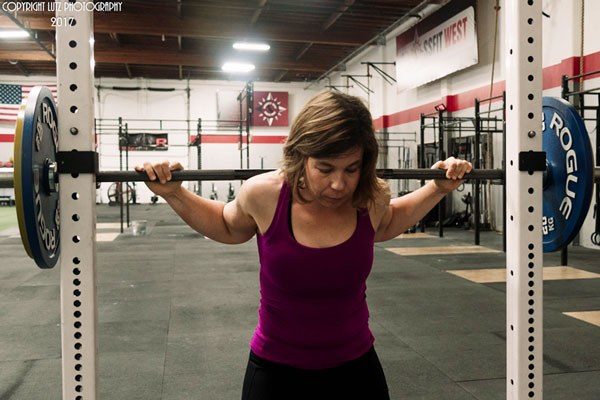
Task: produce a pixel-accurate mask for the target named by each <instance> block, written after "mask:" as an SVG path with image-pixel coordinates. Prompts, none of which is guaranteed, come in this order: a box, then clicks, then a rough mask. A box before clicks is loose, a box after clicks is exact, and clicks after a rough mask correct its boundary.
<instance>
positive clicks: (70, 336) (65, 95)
mask: <svg viewBox="0 0 600 400" xmlns="http://www.w3.org/2000/svg"><path fill="white" fill-rule="evenodd" d="M61 3H62V4H61V7H59V8H58V9H59V10H60V11H57V12H56V17H57V20H59V21H61V22H62V24H58V25H59V26H57V28H56V53H57V57H56V75H57V80H58V98H59V99H60V102H59V105H58V114H59V115H60V124H59V140H58V142H59V151H71V150H76V151H94V150H95V148H94V87H93V78H94V73H93V69H94V67H93V65H94V64H93V57H94V47H93V46H94V44H93V43H94V36H93V26H94V25H93V14H92V12H90V11H74V10H73V11H71V10H72V8H69V7H68V6H69V5H70V4H72V3H71V2H69V1H61ZM60 205H61V207H62V213H61V216H60V225H61V228H60V240H61V255H60V298H61V332H62V393H63V399H65V400H66V399H69V400H81V399H85V400H93V399H96V398H97V395H98V388H97V377H98V361H97V360H98V359H97V353H98V337H97V331H98V329H97V325H98V317H97V313H98V311H97V309H98V307H97V304H96V181H95V176H94V175H93V174H79V175H76V176H72V175H70V174H62V175H61V177H60Z"/></svg>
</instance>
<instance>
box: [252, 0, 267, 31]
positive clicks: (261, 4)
mask: <svg viewBox="0 0 600 400" xmlns="http://www.w3.org/2000/svg"><path fill="white" fill-rule="evenodd" d="M265 4H267V0H258V8H257V9H256V10H255V11H254V14H252V20H251V21H250V25H251V26H254V24H256V21H258V17H260V14H261V13H262V11H263V9H264V8H265Z"/></svg>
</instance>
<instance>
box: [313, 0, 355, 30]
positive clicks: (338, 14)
mask: <svg viewBox="0 0 600 400" xmlns="http://www.w3.org/2000/svg"><path fill="white" fill-rule="evenodd" d="M353 4H354V0H344V3H343V4H340V6H339V7H338V9H337V11H336V12H334V13H333V14H331V15H330V16H329V18H327V21H325V22H324V23H323V25H321V32H324V31H326V30H327V29H329V28H330V27H331V25H333V24H335V21H337V20H338V19H339V18H340V17H341V16H342V14H344V13H345V12H346V11H348V9H349V8H350V7H351V6H352V5H353Z"/></svg>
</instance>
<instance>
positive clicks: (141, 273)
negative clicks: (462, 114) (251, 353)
mask: <svg viewBox="0 0 600 400" xmlns="http://www.w3.org/2000/svg"><path fill="white" fill-rule="evenodd" d="M131 213H132V220H140V219H144V220H148V235H146V236H132V235H131V234H130V233H129V231H126V232H125V233H124V234H121V235H112V237H114V240H112V241H106V242H99V243H98V265H97V277H98V278H97V282H98V285H97V287H98V315H99V326H98V333H99V360H100V362H99V367H100V377H99V378H100V379H99V393H100V396H99V399H103V400H104V399H119V400H121V399H144V400H152V399H163V400H180V399H181V400H183V399H186V400H187V399H202V400H208V399H218V400H224V399H239V397H240V393H241V384H242V379H243V375H244V370H245V366H246V361H247V357H248V341H249V340H250V337H251V335H252V331H253V329H254V325H255V324H256V318H257V304H258V256H257V252H256V243H255V241H254V240H252V241H250V242H248V243H246V244H242V245H236V246H228V245H222V244H218V243H215V242H213V241H210V240H207V239H204V238H203V237H202V236H200V235H198V234H196V233H194V232H193V231H192V230H191V229H190V228H188V227H187V226H185V225H184V224H183V223H182V222H181V221H180V220H179V219H178V217H177V216H176V215H175V214H174V213H173V212H172V211H170V210H169V209H168V207H166V206H164V205H155V206H151V205H137V206H133V207H132V209H131ZM118 218H119V210H118V208H116V207H108V206H105V205H103V206H98V222H99V223H100V224H103V223H114V222H118ZM98 232H99V233H104V234H110V233H118V228H115V227H114V226H111V225H99V229H98ZM14 233H15V232H14V230H13V231H11V230H10V229H9V230H8V231H6V230H5V231H3V233H2V236H0V254H2V261H1V263H2V266H1V267H0V399H2V400H15V399H19V400H21V399H27V400H37V399H60V398H61V376H60V369H61V362H60V325H59V324H60V303H59V271H58V269H54V270H49V271H46V270H40V269H37V267H35V265H34V264H33V262H32V261H31V260H29V259H28V258H27V256H26V254H25V252H24V250H23V248H22V246H21V243H20V238H19V237H18V236H15V235H14ZM429 233H430V234H433V235H435V234H436V233H437V231H433V230H431V231H429ZM106 237H107V238H108V239H106V240H110V237H111V235H107V236H106ZM481 241H482V243H481V244H482V245H484V246H487V247H490V248H492V249H496V250H499V249H500V250H501V245H502V237H501V236H500V235H497V234H495V233H492V232H485V233H483V234H482V238H481ZM472 244H473V234H472V232H468V231H462V230H450V231H447V232H446V235H445V237H444V238H443V239H439V238H434V239H431V238H425V239H423V238H414V239H395V240H392V241H390V242H387V243H380V244H377V246H376V252H375V253H376V255H375V265H374V268H373V272H372V274H371V276H370V278H369V281H368V292H367V296H368V302H369V306H370V310H371V328H372V330H373V333H374V335H375V337H376V349H377V351H378V353H379V356H380V359H381V362H382V364H383V367H384V370H385V373H386V376H387V379H388V384H389V387H390V392H391V398H392V399H410V400H425V399H427V400H463V399H465V400H466V399H470V400H472V399H479V400H502V399H505V397H506V395H505V376H506V372H505V369H506V360H505V358H506V341H505V296H506V294H505V285H504V283H502V282H496V283H476V282H472V281H470V280H467V279H464V278H461V277H459V276H456V275H454V274H450V273H448V272H446V271H447V270H458V269H460V270H465V269H480V268H503V267H504V254H503V253H502V252H499V253H485V254H477V253H475V254H441V255H440V254H437V255H416V256H401V255H398V254H394V253H393V252H391V251H388V250H386V248H390V247H399V248H401V247H423V246H457V245H472ZM599 255H600V253H599V252H598V251H594V250H589V249H583V248H579V247H574V248H571V249H570V262H569V265H570V266H572V267H575V268H577V269H581V270H585V271H589V272H595V273H600V261H598V260H599ZM559 260H560V258H559V255H558V254H549V255H545V262H544V264H545V265H548V266H550V265H558V264H559ZM544 294H545V300H544V301H545V302H544V327H545V328H544V372H545V377H544V399H545V400H563V399H564V400H567V399H568V400H598V399H600V327H598V326H596V325H594V324H592V323H588V322H585V321H582V320H579V319H576V318H573V317H570V316H567V315H565V314H564V313H565V312H572V311H594V310H600V279H573V280H570V279H569V280H562V279H559V280H553V281H546V282H545V283H544Z"/></svg>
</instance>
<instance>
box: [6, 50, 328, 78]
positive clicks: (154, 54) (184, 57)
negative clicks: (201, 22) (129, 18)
mask: <svg viewBox="0 0 600 400" xmlns="http://www.w3.org/2000/svg"><path fill="white" fill-rule="evenodd" d="M94 59H95V61H96V63H107V64H140V65H173V66H177V65H185V66H191V67H204V68H214V66H215V65H220V61H221V60H220V59H218V57H215V56H210V55H207V56H205V55H202V54H201V53H197V52H190V51H182V52H179V51H177V50H166V49H148V48H145V49H140V48H139V47H137V46H133V45H124V46H121V47H115V48H110V49H98V48H97V49H96V50H95V51H94ZM0 60H5V61H9V60H16V61H53V60H54V59H53V58H52V57H51V56H50V55H49V54H47V53H45V52H43V51H39V50H38V51H36V50H26V51H18V50H0ZM255 65H256V68H257V69H266V70H273V69H287V70H291V71H305V72H323V71H325V70H326V69H327V68H328V66H329V64H321V65H319V64H316V63H314V62H297V61H290V60H287V59H286V60H268V61H255Z"/></svg>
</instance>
